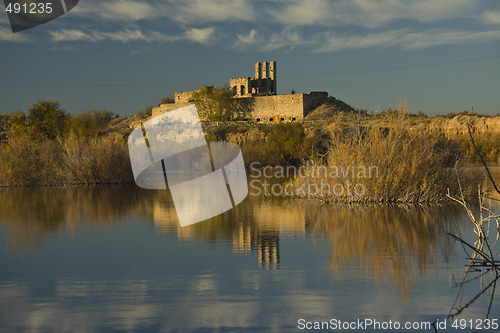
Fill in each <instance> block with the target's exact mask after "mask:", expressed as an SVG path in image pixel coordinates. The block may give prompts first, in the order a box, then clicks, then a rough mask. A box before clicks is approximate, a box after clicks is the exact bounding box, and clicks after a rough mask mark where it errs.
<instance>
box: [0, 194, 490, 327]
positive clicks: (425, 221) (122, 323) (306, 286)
mask: <svg viewBox="0 0 500 333" xmlns="http://www.w3.org/2000/svg"><path fill="white" fill-rule="evenodd" d="M494 209H496V211H499V209H498V207H496V208H494ZM447 232H454V233H461V234H462V235H463V236H464V237H465V238H466V239H468V240H469V241H471V242H473V241H474V234H473V232H472V228H471V226H470V224H469V222H468V221H467V219H466V216H465V215H464V213H463V212H462V210H460V209H458V208H442V207H441V208H440V207H435V208H429V207H427V208H415V207H411V208H409V207H406V208H405V207H383V208H381V207H378V208H376V207H366V206H354V207H348V206H328V207H325V206H317V205H313V204H305V203H297V202H289V201H273V200H268V199H265V198H256V197H250V198H247V199H246V200H245V201H244V202H243V203H242V204H241V205H240V206H238V207H237V208H236V209H234V210H233V211H230V212H228V213H226V214H223V215H221V216H219V217H217V218H214V219H212V220H209V221H208V222H203V223H199V224H196V225H193V226H190V227H185V228H182V229H181V228H180V227H178V222H177V218H176V213H175V210H174V207H173V205H172V203H171V202H170V198H169V196H168V193H167V192H162V191H144V190H140V189H137V188H136V187H135V186H125V187H122V186H106V187H74V188H42V189H40V188H39V189H9V190H0V331H2V332H24V331H29V332H115V331H127V332H192V331H195V332H205V331H207V332H226V331H230V332H232V331H237V332H238V331H239V332H252V331H253V332H281V331H284V332H290V331H291V332H294V331H299V330H298V320H299V319H305V320H306V321H329V320H330V319H338V320H341V321H351V320H356V319H358V318H359V319H364V318H371V319H374V320H378V321H389V320H392V321H393V322H395V321H399V322H406V321H429V322H433V321H434V320H435V319H436V318H439V320H440V321H444V320H445V318H446V317H447V316H448V314H450V313H455V312H456V311H459V310H461V314H460V315H459V316H458V317H457V318H462V319H477V318H485V317H486V315H487V314H488V313H489V317H490V318H498V320H499V321H500V297H499V293H498V292H497V293H496V295H494V294H493V291H494V289H493V288H488V289H487V290H486V291H485V292H484V293H483V294H482V295H480V296H479V297H478V298H477V299H475V296H476V295H477V294H478V293H480V292H481V290H482V288H484V287H485V286H486V285H487V284H488V283H489V281H491V278H490V276H489V275H487V276H484V277H483V279H477V280H473V281H471V282H470V283H468V284H467V285H466V286H465V288H463V289H460V288H459V287H458V286H457V283H458V282H460V281H461V280H462V279H463V278H464V273H463V271H464V267H465V264H466V263H467V259H466V257H467V254H466V253H465V251H464V249H463V248H462V247H461V246H459V244H457V243H454V242H453V241H452V240H451V239H450V237H449V236H448V235H447ZM496 250H497V253H499V251H498V248H497V249H496ZM460 293H462V294H461V295H462V297H461V298H460V297H459V299H458V300H457V296H460ZM469 302H471V304H468V303H469ZM490 302H491V308H489V307H490ZM466 305H467V306H466ZM465 306H466V307H465ZM463 307H465V308H463ZM461 308H463V309H461ZM449 320H450V319H449ZM450 326H451V322H448V323H447V328H448V330H440V332H441V331H452V332H457V331H461V332H463V331H471V330H470V329H466V330H453V329H451V327H450ZM357 331H358V330H352V332H357ZM379 331H383V330H379ZM420 331H425V330H420ZM427 331H428V332H434V330H433V329H431V330H427ZM482 331H483V332H485V330H482Z"/></svg>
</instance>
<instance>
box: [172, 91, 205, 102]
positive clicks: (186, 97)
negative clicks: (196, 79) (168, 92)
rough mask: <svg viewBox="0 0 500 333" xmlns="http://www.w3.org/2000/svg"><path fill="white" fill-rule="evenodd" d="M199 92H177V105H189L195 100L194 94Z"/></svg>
mask: <svg viewBox="0 0 500 333" xmlns="http://www.w3.org/2000/svg"><path fill="white" fill-rule="evenodd" d="M198 91H199V90H193V91H186V92H176V93H175V98H174V100H175V103H187V102H189V101H190V100H191V99H192V98H193V94H194V93H195V92H198Z"/></svg>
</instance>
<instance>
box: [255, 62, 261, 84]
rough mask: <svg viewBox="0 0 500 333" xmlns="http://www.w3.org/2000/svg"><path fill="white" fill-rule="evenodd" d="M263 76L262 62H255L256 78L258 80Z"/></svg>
mask: <svg viewBox="0 0 500 333" xmlns="http://www.w3.org/2000/svg"><path fill="white" fill-rule="evenodd" d="M261 77H262V64H261V63H260V62H256V63H255V79H256V80H258V79H260V78H261Z"/></svg>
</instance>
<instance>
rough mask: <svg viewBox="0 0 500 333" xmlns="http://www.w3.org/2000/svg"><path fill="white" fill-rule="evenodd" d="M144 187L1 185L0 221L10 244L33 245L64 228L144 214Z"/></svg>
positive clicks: (18, 246) (99, 224) (15, 246)
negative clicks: (9, 187)
mask: <svg viewBox="0 0 500 333" xmlns="http://www.w3.org/2000/svg"><path fill="white" fill-rule="evenodd" d="M147 194H148V193H147V191H145V190H141V189H138V188H137V187H135V186H78V187H76V186H75V187H71V186H68V187H38V188H11V189H0V207H1V209H0V225H2V224H5V225H7V227H8V229H9V238H8V243H9V246H10V247H11V248H13V249H23V248H27V249H32V248H34V247H36V246H37V245H38V244H39V243H40V241H42V240H43V239H44V238H45V237H47V236H48V235H49V234H51V233H55V232H57V231H60V230H61V229H63V228H67V229H68V230H71V232H72V233H73V234H75V233H76V232H77V230H78V228H80V227H82V226H84V225H87V224H88V225H90V226H93V227H103V226H112V225H113V224H114V223H115V222H117V221H120V220H122V219H124V218H125V217H127V216H129V215H130V214H141V215H146V213H147V211H148V209H147V208H148V206H149V201H148V200H144V198H145V197H146V195H147Z"/></svg>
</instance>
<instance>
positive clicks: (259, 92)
mask: <svg viewBox="0 0 500 333" xmlns="http://www.w3.org/2000/svg"><path fill="white" fill-rule="evenodd" d="M229 85H230V86H231V89H233V90H234V92H235V93H236V97H253V96H267V95H276V94H277V93H278V89H277V86H278V85H277V80H276V61H270V62H267V61H266V62H263V63H260V62H257V63H255V78H253V79H252V78H250V77H240V78H232V79H230V80H229Z"/></svg>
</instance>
